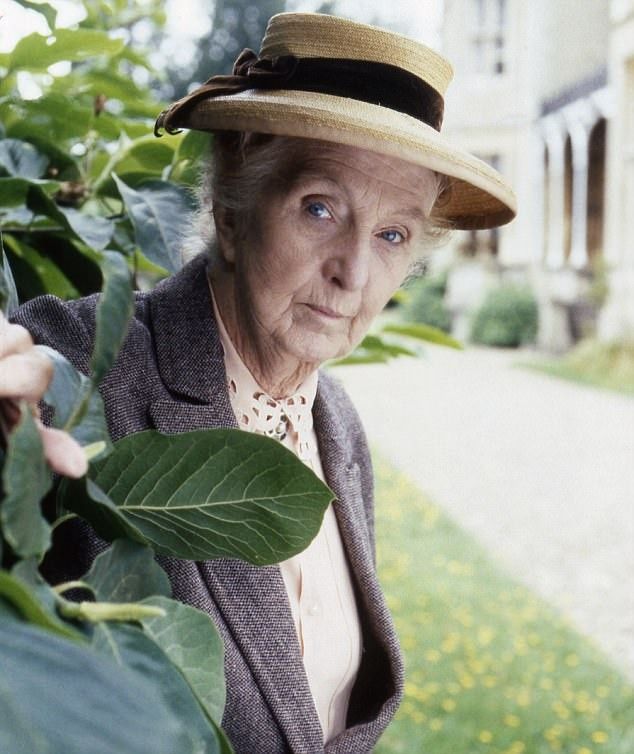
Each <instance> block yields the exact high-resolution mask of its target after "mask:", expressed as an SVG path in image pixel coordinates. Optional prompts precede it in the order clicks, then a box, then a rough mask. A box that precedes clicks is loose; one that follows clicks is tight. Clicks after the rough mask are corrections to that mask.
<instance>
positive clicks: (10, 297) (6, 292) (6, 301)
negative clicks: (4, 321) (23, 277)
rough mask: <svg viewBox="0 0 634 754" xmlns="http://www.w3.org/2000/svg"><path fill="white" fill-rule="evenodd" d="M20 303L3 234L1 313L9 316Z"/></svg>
mask: <svg viewBox="0 0 634 754" xmlns="http://www.w3.org/2000/svg"><path fill="white" fill-rule="evenodd" d="M18 303H19V302H18V292H17V290H16V288H15V280H14V279H13V274H12V272H11V268H10V267H9V262H8V261H7V258H6V256H5V253H4V248H3V246H2V234H0V311H2V312H4V314H7V315H9V314H11V312H12V311H13V310H14V309H17V307H18Z"/></svg>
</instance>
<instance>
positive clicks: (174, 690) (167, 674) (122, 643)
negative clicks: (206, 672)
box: [93, 623, 220, 754]
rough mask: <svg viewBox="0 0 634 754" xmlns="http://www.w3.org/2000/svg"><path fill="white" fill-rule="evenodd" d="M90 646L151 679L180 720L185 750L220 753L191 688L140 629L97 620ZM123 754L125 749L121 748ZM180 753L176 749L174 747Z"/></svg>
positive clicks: (207, 753)
mask: <svg viewBox="0 0 634 754" xmlns="http://www.w3.org/2000/svg"><path fill="white" fill-rule="evenodd" d="M93 646H94V647H95V649H96V650H97V651H98V652H100V653H102V654H105V655H107V656H109V657H111V658H112V659H113V660H114V661H115V662H117V663H118V664H119V665H120V667H121V668H122V669H123V668H129V669H131V670H133V671H134V672H135V673H137V674H139V675H141V676H143V677H145V678H153V679H155V682H156V684H157V688H158V689H159V690H160V693H161V696H162V697H163V700H164V702H165V704H166V705H167V706H168V707H169V709H170V710H171V711H172V713H173V714H176V715H177V716H178V719H179V720H180V721H181V722H182V723H183V725H184V726H185V728H186V729H187V732H188V733H189V735H190V745H189V749H187V751H195V752H200V754H220V747H219V742H218V739H217V737H216V735H215V729H214V727H213V726H212V725H211V723H210V722H209V721H208V720H207V718H206V717H205V714H204V713H203V710H202V708H201V707H200V705H199V703H198V701H197V699H196V697H195V696H194V693H193V691H192V690H191V688H190V687H189V686H188V684H187V682H186V681H185V679H184V678H183V676H182V675H181V673H179V671H178V670H177V668H176V667H175V666H174V665H173V664H172V663H171V662H170V660H169V658H168V657H167V656H166V654H165V653H164V652H163V651H162V650H161V648H160V647H159V646H158V645H157V644H156V642H154V641H153V640H152V639H151V638H150V637H149V636H147V635H146V634H145V633H144V632H143V631H141V630H140V629H138V628H135V627H133V626H126V625H121V624H111V623H107V624H106V623H100V624H99V625H98V626H96V627H95V633H94V639H93ZM122 751H125V752H126V754H127V751H128V750H127V749H122ZM175 751H178V752H179V753H180V751H181V750H180V749H178V750H175Z"/></svg>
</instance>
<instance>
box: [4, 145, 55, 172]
mask: <svg viewBox="0 0 634 754" xmlns="http://www.w3.org/2000/svg"><path fill="white" fill-rule="evenodd" d="M47 166H48V157H46V156H44V155H43V154H40V153H39V152H38V151H37V149H36V148H35V147H34V146H33V145H32V144H29V143H28V142H26V141H20V140H19V139H2V140H0V169H2V170H4V171H5V172H6V173H7V174H8V175H12V176H15V177H16V178H41V177H42V176H43V175H44V173H45V172H46V168H47Z"/></svg>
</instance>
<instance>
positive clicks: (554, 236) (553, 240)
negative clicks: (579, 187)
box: [541, 114, 566, 269]
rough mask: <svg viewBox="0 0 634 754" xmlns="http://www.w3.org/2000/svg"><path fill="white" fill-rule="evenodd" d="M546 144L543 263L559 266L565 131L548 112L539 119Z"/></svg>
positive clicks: (561, 255) (563, 190)
mask: <svg viewBox="0 0 634 754" xmlns="http://www.w3.org/2000/svg"><path fill="white" fill-rule="evenodd" d="M541 127H542V133H543V134H544V139H545V141H546V146H547V147H548V212H547V214H546V218H545V219H546V223H545V227H546V228H547V233H548V247H547V251H546V266H547V267H550V268H551V269H558V268H560V267H563V265H564V241H565V233H564V210H565V202H564V193H565V189H564V149H565V145H566V139H565V137H566V132H565V128H564V123H563V121H562V120H561V119H560V118H559V117H558V116H557V115H556V114H553V115H547V116H546V117H545V118H543V119H542V122H541Z"/></svg>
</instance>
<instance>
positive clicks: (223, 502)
mask: <svg viewBox="0 0 634 754" xmlns="http://www.w3.org/2000/svg"><path fill="white" fill-rule="evenodd" d="M91 475H92V476H93V477H94V482H95V484H93V485H92V486H91V485H90V484H88V485H84V484H81V483H79V484H78V483H72V482H69V481H66V480H65V484H64V490H63V492H62V493H61V494H62V495H63V496H62V498H61V502H62V504H63V505H64V507H66V508H68V509H69V510H73V511H74V512H75V513H78V514H79V515H80V516H83V517H84V518H86V519H87V520H88V521H89V522H90V523H91V524H92V525H93V526H94V528H95V530H96V531H97V532H98V533H99V534H100V535H101V536H102V537H104V538H105V539H113V538H115V537H117V536H126V534H124V533H123V527H124V526H127V527H129V533H128V534H127V536H130V537H131V538H132V539H134V540H135V541H141V542H143V541H145V542H147V543H150V544H152V546H153V547H154V548H155V550H156V551H157V552H160V553H163V554H166V555H174V556H176V557H179V558H187V559H191V560H206V559H209V558H218V557H230V558H232V557H233V558H241V559H243V560H247V561H249V562H250V563H254V564H256V565H266V564H270V563H277V562H279V561H281V560H285V559H286V558H289V557H291V556H292V555H296V554H297V553H298V552H301V551H302V550H303V549H304V548H305V547H306V546H307V545H308V544H309V543H310V542H311V541H312V539H313V538H314V537H315V535H316V534H317V532H318V531H319V527H320V525H321V521H322V518H323V514H324V511H325V510H326V508H327V507H328V504H329V503H330V501H331V500H332V499H333V497H334V496H333V494H332V492H331V491H330V490H329V489H328V487H326V485H325V484H324V483H323V482H321V481H320V480H319V479H318V478H317V477H316V476H315V474H313V472H312V471H311V470H310V469H309V468H308V467H307V466H306V465H305V464H303V463H302V462H301V461H300V460H299V459H298V458H297V457H296V456H295V455H294V454H293V453H291V452H290V451H289V450H287V449H286V448H284V447H283V446H282V445H280V443H278V442H276V441H275V440H271V439H269V438H266V437H262V436H258V435H254V434H251V433H248V432H241V431H239V430H233V429H213V430H198V431H195V432H188V433H184V434H180V435H162V434H160V433H158V432H155V431H153V430H148V431H146V432H141V433H139V434H136V435H130V436H128V437H125V438H123V439H122V440H119V441H118V442H116V443H115V451H114V453H112V454H111V455H110V456H109V457H108V458H106V459H104V460H103V461H98V462H97V463H96V464H95V465H94V469H93V471H92V472H91ZM95 486H96V489H95ZM60 492H61V491H60ZM90 496H92V500H91V499H90ZM113 501H114V502H113Z"/></svg>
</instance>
